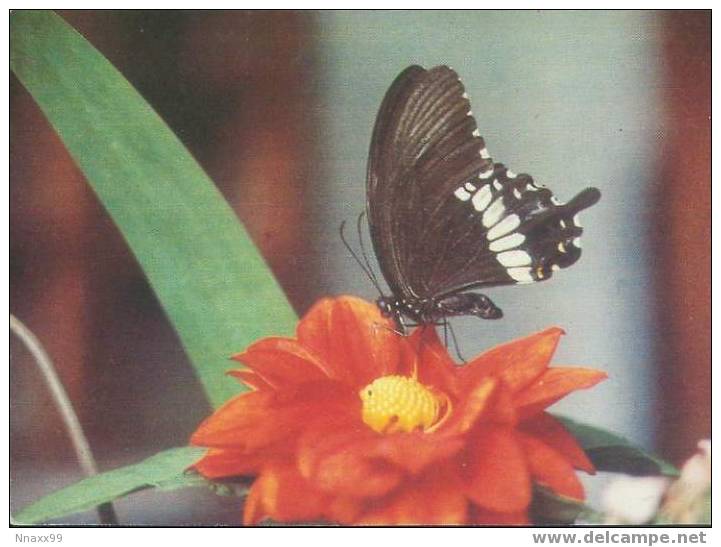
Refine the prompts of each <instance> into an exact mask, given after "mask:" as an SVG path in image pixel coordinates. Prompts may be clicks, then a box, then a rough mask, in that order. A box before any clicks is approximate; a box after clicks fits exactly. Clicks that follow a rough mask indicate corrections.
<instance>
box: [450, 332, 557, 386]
mask: <svg viewBox="0 0 721 547" xmlns="http://www.w3.org/2000/svg"><path fill="white" fill-rule="evenodd" d="M562 334H563V331H562V330H561V329H559V328H557V327H553V328H550V329H547V330H545V331H543V332H539V333H537V334H533V335H531V336H527V337H526V338H521V339H519V340H514V341H513V342H508V343H507V344H502V345H500V346H496V347H495V348H493V349H491V350H489V351H487V352H485V353H483V354H481V355H480V356H478V357H476V358H475V359H474V360H472V361H471V362H470V363H468V364H467V365H466V366H465V367H464V368H463V369H462V371H461V378H462V379H463V380H464V382H468V383H475V382H476V381H477V380H478V378H479V377H480V376H486V375H493V376H500V377H501V378H502V379H503V380H504V381H505V382H506V384H507V385H508V387H509V388H510V389H511V391H512V392H516V391H518V390H520V389H522V388H523V387H524V386H526V385H528V384H529V383H530V382H532V381H533V380H534V379H535V378H537V377H538V375H540V374H541V373H542V372H543V371H544V370H545V369H546V368H547V367H548V363H549V362H550V361H551V357H552V356H553V353H554V352H555V351H556V346H557V345H558V340H559V339H560V337H561V335H562Z"/></svg>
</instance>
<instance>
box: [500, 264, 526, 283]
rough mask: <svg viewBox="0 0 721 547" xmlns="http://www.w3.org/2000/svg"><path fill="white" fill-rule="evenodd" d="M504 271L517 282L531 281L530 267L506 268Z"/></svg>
mask: <svg viewBox="0 0 721 547" xmlns="http://www.w3.org/2000/svg"><path fill="white" fill-rule="evenodd" d="M506 273H507V274H508V275H510V276H511V278H512V279H514V280H515V281H516V282H517V283H533V277H531V268H508V269H507V270H506Z"/></svg>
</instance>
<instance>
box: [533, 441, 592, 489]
mask: <svg viewBox="0 0 721 547" xmlns="http://www.w3.org/2000/svg"><path fill="white" fill-rule="evenodd" d="M519 437H520V439H521V443H522V444H523V447H524V449H525V451H526V459H527V460H528V466H529V468H530V470H531V476H532V477H533V478H534V479H535V482H537V483H539V484H541V485H543V486H547V487H549V488H550V489H551V490H553V491H554V492H556V493H557V494H561V495H562V496H567V497H569V498H574V499H577V500H582V499H584V497H585V496H584V493H583V486H582V485H581V481H579V480H578V477H576V472H575V471H574V470H573V466H572V465H571V464H570V463H568V461H567V460H566V459H565V458H564V457H563V456H562V455H561V454H559V453H558V452H556V451H555V450H554V449H553V448H551V447H550V446H548V445H547V444H545V443H542V442H541V441H539V440H538V439H535V438H534V437H531V436H530V435H523V434H522V433H521V434H520V435H519Z"/></svg>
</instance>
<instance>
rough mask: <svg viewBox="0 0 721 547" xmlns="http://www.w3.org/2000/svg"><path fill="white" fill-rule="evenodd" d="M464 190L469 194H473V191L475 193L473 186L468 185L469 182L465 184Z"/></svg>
mask: <svg viewBox="0 0 721 547" xmlns="http://www.w3.org/2000/svg"><path fill="white" fill-rule="evenodd" d="M465 188H466V190H468V191H469V192H475V191H476V186H475V185H474V184H472V183H470V182H467V183H466V184H465Z"/></svg>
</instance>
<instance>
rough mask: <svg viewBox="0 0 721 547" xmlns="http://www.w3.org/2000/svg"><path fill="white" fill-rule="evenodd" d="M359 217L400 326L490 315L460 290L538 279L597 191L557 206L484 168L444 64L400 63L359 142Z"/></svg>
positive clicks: (545, 275) (576, 231) (496, 312)
mask: <svg viewBox="0 0 721 547" xmlns="http://www.w3.org/2000/svg"><path fill="white" fill-rule="evenodd" d="M366 194H367V203H366V215H367V217H368V224H369V229H370V236H371V240H372V243H373V249H374V251H375V254H376V257H377V258H378V262H379V265H380V269H381V272H382V274H383V276H384V277H385V280H386V282H387V283H388V286H389V288H390V292H391V294H390V295H386V296H381V297H380V298H379V299H378V300H377V305H378V306H379V308H380V311H381V312H382V314H383V315H384V316H386V317H391V318H393V319H394V321H395V324H396V326H397V327H398V329H399V331H401V332H405V331H406V327H407V326H409V322H408V321H406V320H410V321H412V322H415V324H418V325H427V324H440V323H442V322H445V321H446V320H447V318H448V317H452V316H460V315H472V316H477V317H480V318H483V319H497V318H500V317H501V316H502V315H503V314H502V311H501V309H500V308H498V307H497V306H496V305H495V304H494V303H493V301H492V300H491V299H490V298H489V297H488V296H486V295H484V294H481V293H478V292H470V290H471V289H477V288H481V287H492V286H499V285H512V284H523V283H533V282H536V281H545V280H546V279H549V278H550V277H551V276H552V273H553V272H554V271H556V270H558V269H561V268H567V267H569V266H571V265H572V264H573V263H575V262H576V261H577V260H578V259H579V257H580V256H581V246H580V240H579V236H580V235H581V233H582V231H583V230H582V228H581V225H580V223H579V220H578V216H577V215H578V213H579V211H582V210H583V209H586V208H587V207H590V206H591V205H593V204H595V203H596V202H597V201H598V200H599V199H600V197H601V194H600V192H599V191H598V190H597V189H596V188H587V189H585V190H583V191H582V192H580V193H579V194H578V195H577V196H576V197H574V198H573V199H572V200H570V201H569V202H568V203H561V202H560V201H558V200H557V199H556V198H555V197H554V196H553V194H552V193H551V191H550V190H549V189H547V188H545V187H542V186H538V185H536V184H535V183H534V181H533V178H531V176H529V175H527V174H518V175H517V174H515V173H513V172H512V171H511V170H509V169H507V168H506V167H505V166H504V165H503V164H501V163H494V161H493V159H492V158H491V157H490V155H489V154H488V151H487V150H486V147H485V144H484V141H483V138H482V137H481V136H480V135H479V132H478V128H477V126H476V120H475V119H474V117H473V114H472V112H471V107H470V102H469V100H468V96H467V95H466V93H465V91H464V87H463V84H462V83H461V81H460V79H459V77H458V75H457V74H456V72H455V71H454V70H452V69H451V68H449V67H447V66H437V67H435V68H432V69H429V70H426V69H424V68H422V67H420V66H410V67H408V68H406V69H405V70H404V71H403V72H401V74H400V75H399V76H398V77H397V78H396V79H395V81H394V82H393V83H392V84H391V86H390V88H389V89H388V91H387V92H386V95H385V97H384V99H383V102H382V104H381V107H380V110H379V111H378V115H377V118H376V122H375V127H374V129H373V136H372V139H371V145H370V152H369V159H368V172H367V180H366Z"/></svg>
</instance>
